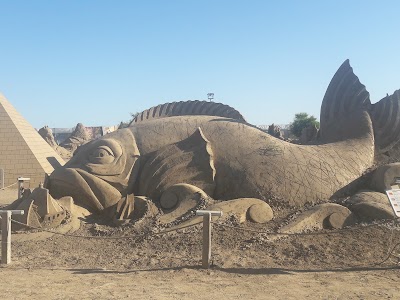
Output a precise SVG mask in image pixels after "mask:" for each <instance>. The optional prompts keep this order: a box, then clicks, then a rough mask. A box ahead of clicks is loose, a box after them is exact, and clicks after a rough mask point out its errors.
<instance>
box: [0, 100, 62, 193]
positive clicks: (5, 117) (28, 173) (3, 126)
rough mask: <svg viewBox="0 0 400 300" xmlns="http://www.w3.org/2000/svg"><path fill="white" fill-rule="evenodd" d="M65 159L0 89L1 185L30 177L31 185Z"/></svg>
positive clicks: (42, 180) (60, 164)
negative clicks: (19, 178) (2, 176)
mask: <svg viewBox="0 0 400 300" xmlns="http://www.w3.org/2000/svg"><path fill="white" fill-rule="evenodd" d="M64 163H65V162H64V160H63V159H62V158H61V157H60V156H59V155H58V154H57V152H55V151H54V149H53V148H51V147H50V146H49V144H47V143H46V141H45V140H44V139H43V138H42V137H41V136H40V135H39V133H38V132H37V131H36V130H35V129H34V128H33V127H32V126H31V125H30V124H29V123H28V121H26V120H25V119H24V118H23V117H22V116H21V115H20V114H19V113H18V112H17V111H16V109H15V108H14V107H13V106H12V105H11V103H10V102H8V100H7V99H6V98H5V97H4V96H3V95H2V94H1V93H0V169H3V170H4V186H8V185H10V184H12V183H14V182H16V181H17V178H18V177H29V178H30V179H31V180H30V183H29V187H30V188H35V187H37V186H38V185H39V183H40V182H44V180H45V176H46V174H50V173H51V172H53V170H54V169H55V168H57V167H59V166H62V165H64Z"/></svg>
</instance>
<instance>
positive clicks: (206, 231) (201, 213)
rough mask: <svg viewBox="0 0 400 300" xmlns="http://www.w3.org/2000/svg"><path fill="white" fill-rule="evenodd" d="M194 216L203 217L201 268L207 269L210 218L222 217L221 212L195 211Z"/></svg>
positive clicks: (209, 251)
mask: <svg viewBox="0 0 400 300" xmlns="http://www.w3.org/2000/svg"><path fill="white" fill-rule="evenodd" d="M196 215H197V216H203V254H202V267H203V268H204V269H208V268H209V267H210V259H211V216H222V211H210V210H197V211H196Z"/></svg>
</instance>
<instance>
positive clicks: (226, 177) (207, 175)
mask: <svg viewBox="0 0 400 300" xmlns="http://www.w3.org/2000/svg"><path fill="white" fill-rule="evenodd" d="M399 102H400V92H399V91H396V92H395V93H394V94H393V95H391V96H387V97H385V98H383V99H382V100H381V101H379V102H377V103H376V104H371V102H370V98H369V93H368V92H367V90H366V89H365V86H364V85H363V84H361V83H360V81H359V79H358V78H357V76H356V75H355V74H354V73H353V70H352V68H351V67H350V64H349V61H348V60H347V61H345V62H344V63H343V64H342V66H341V67H340V68H339V69H338V71H337V72H336V74H335V75H334V77H333V79H332V81H331V83H330V85H329V87H328V89H327V91H326V94H325V96H324V99H323V102H322V107H321V117H320V132H319V137H318V141H317V142H316V143H315V144H314V145H297V144H292V143H289V142H286V141H283V140H281V139H277V138H274V137H273V136H271V135H269V134H267V133H265V132H263V131H261V130H260V129H258V128H256V127H255V126H252V125H250V124H248V123H247V122H246V121H245V119H244V118H243V116H242V115H241V114H240V113H239V112H238V111H236V110H235V109H233V108H231V107H229V106H227V105H223V104H218V103H212V102H205V101H188V102H176V103H168V104H163V105H158V106H156V107H153V108H150V109H148V110H146V111H144V112H142V113H141V114H139V115H138V116H137V117H136V118H135V119H134V120H133V121H132V123H131V124H130V126H129V127H128V128H124V129H120V130H117V131H116V132H113V133H111V134H107V135H105V136H104V137H102V138H100V139H97V140H94V141H92V142H90V143H88V144H85V145H83V146H81V147H80V148H79V149H78V150H77V151H76V152H75V153H74V156H73V158H72V159H71V160H70V161H69V162H68V163H67V164H65V166H64V167H62V168H60V169H57V170H56V171H54V172H53V174H51V176H50V181H49V182H50V184H49V186H50V192H51V194H52V195H53V196H55V197H58V198H59V197H62V196H66V195H69V196H72V197H74V199H75V200H76V201H77V202H78V203H80V204H82V205H85V206H86V207H88V208H90V209H91V210H93V211H102V210H104V209H106V208H108V207H112V206H115V205H116V204H117V203H118V201H119V200H120V199H121V197H126V196H127V195H131V194H134V195H139V196H146V197H148V198H150V199H152V201H153V202H155V203H157V201H159V200H160V197H162V195H163V193H165V192H166V191H167V190H168V189H169V188H170V187H171V186H174V185H177V184H182V183H183V184H190V185H193V186H195V187H197V188H199V189H201V190H202V191H204V192H205V193H206V194H208V195H209V196H211V197H213V198H214V199H220V200H229V199H237V198H243V197H246V198H249V197H251V198H258V199H263V200H266V201H267V202H268V197H269V196H271V195H276V196H277V198H278V199H280V200H279V201H280V203H279V205H287V206H288V207H289V206H290V207H301V206H303V205H304V204H305V203H307V202H315V201H317V200H323V199H329V198H330V197H331V196H332V195H334V194H335V193H336V192H337V191H338V190H340V189H342V188H343V187H345V186H346V185H348V184H349V183H351V182H352V181H354V180H355V179H357V178H359V177H360V176H361V175H362V174H363V172H364V171H365V170H366V169H367V168H369V167H371V165H372V164H373V162H374V156H375V155H376V154H377V153H380V152H384V151H386V150H387V149H390V147H392V146H393V145H394V144H395V143H397V142H398V141H399V138H400V130H399V129H400V128H399V127H400V121H399V120H400V119H399V117H398V114H399ZM270 204H271V206H272V208H273V207H274V203H270ZM275 204H276V203H275Z"/></svg>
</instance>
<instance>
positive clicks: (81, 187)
mask: <svg viewBox="0 0 400 300" xmlns="http://www.w3.org/2000/svg"><path fill="white" fill-rule="evenodd" d="M49 179H50V180H49V191H50V194H51V195H52V196H53V197H54V198H55V199H59V198H61V197H64V196H71V197H72V198H73V199H74V201H75V202H76V203H77V204H81V205H83V206H85V207H87V208H89V209H91V210H95V211H98V212H100V211H103V210H104V209H105V208H107V207H110V206H112V205H114V204H115V203H117V202H118V201H119V200H120V199H121V197H122V196H121V193H120V192H119V191H118V190H117V189H116V188H114V187H113V186H112V185H110V184H109V183H107V182H106V181H104V180H103V179H100V178H98V177H96V176H94V175H92V174H90V173H88V172H86V171H84V170H81V169H74V168H60V169H56V170H55V171H54V172H53V173H52V174H51V175H50V178H49Z"/></svg>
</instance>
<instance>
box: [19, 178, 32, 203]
mask: <svg viewBox="0 0 400 300" xmlns="http://www.w3.org/2000/svg"><path fill="white" fill-rule="evenodd" d="M29 180H31V179H30V178H24V177H18V199H20V198H21V197H22V190H23V188H24V181H29Z"/></svg>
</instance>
